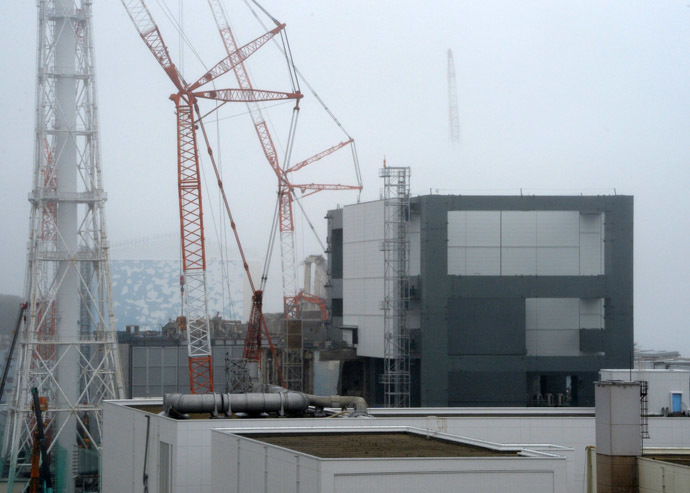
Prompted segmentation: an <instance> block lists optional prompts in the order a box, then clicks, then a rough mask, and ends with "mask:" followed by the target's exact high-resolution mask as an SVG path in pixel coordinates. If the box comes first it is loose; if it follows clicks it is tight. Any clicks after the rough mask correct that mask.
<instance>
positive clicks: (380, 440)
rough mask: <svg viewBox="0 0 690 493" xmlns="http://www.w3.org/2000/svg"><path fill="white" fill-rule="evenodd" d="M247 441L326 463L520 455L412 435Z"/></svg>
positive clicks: (260, 436)
mask: <svg viewBox="0 0 690 493" xmlns="http://www.w3.org/2000/svg"><path fill="white" fill-rule="evenodd" d="M239 434H240V435H241V436H245V437H247V438H251V439H253V440H258V441H260V442H264V443H269V444H271V445H276V446H278V447H283V448H287V449H291V450H295V451H297V452H301V453H304V454H309V455H313V456H314V457H320V458H323V459H340V458H366V459H371V458H392V457H517V456H518V451H516V450H510V451H504V450H492V449H489V448H485V447H479V446H476V445H469V444H465V443H460V442H456V441H450V440H443V439H440V438H436V437H433V436H422V435H418V434H414V433H409V432H392V433H386V432H375V433H367V432H364V433H357V432H328V433H288V434H286V433H251V434H242V433H239Z"/></svg>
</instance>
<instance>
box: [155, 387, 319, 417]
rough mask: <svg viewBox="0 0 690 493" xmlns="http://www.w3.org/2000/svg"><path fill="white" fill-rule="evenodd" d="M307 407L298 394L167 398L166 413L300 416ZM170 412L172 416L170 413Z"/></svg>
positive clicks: (176, 395)
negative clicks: (288, 414) (297, 414)
mask: <svg viewBox="0 0 690 493" xmlns="http://www.w3.org/2000/svg"><path fill="white" fill-rule="evenodd" d="M308 406H309V399H307V396H306V395H304V394H302V393H300V392H283V393H274V394H265V393H258V392H251V393H247V394H166V395H165V399H164V401H163V408H164V409H165V413H166V414H168V415H170V414H175V413H176V414H187V413H211V414H213V415H218V414H226V415H229V414H232V413H248V414H259V413H281V414H284V413H299V412H302V411H304V410H305V409H306V408H307V407H308ZM171 411H172V413H171Z"/></svg>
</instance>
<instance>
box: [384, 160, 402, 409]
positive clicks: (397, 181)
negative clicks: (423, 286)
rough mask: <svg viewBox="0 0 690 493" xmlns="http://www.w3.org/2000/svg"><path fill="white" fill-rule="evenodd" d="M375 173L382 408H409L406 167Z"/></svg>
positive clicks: (391, 168)
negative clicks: (378, 185) (380, 218)
mask: <svg viewBox="0 0 690 493" xmlns="http://www.w3.org/2000/svg"><path fill="white" fill-rule="evenodd" d="M379 176H380V177H382V178H383V180H384V188H383V189H384V240H383V245H382V249H383V255H384V269H385V270H384V300H383V310H384V358H385V359H384V373H383V378H382V381H383V386H384V398H385V405H386V407H410V333H409V330H408V328H407V307H408V303H409V298H410V296H409V257H410V252H409V242H408V239H407V223H408V221H409V219H410V168H408V167H405V168H403V167H385V163H384V167H383V169H381V170H380V172H379Z"/></svg>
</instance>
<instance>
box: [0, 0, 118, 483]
mask: <svg viewBox="0 0 690 493" xmlns="http://www.w3.org/2000/svg"><path fill="white" fill-rule="evenodd" d="M105 200H106V194H105V192H104V191H103V186H102V180H101V169H100V149H99V137H98V118H97V105H96V87H95V74H94V59H93V44H92V22H91V1H90V0H39V1H38V47H37V83H36V127H35V147H34V178H33V190H32V192H31V193H30V195H29V201H30V203H31V224H30V233H29V234H30V238H29V247H28V249H29V250H28V258H27V273H26V285H25V290H26V291H25V292H26V297H27V300H28V309H27V312H26V317H25V319H24V323H23V325H22V327H21V329H20V330H21V332H20V348H21V350H20V354H19V360H18V374H17V380H16V385H15V391H14V395H13V397H12V400H11V403H10V406H9V413H10V414H9V420H8V425H7V426H8V427H7V430H6V433H5V440H4V443H3V460H4V461H9V470H8V479H9V483H10V485H9V490H12V485H13V484H14V482H15V481H16V480H20V479H23V478H26V477H28V475H29V472H30V469H31V446H32V434H33V430H34V428H35V426H36V422H35V419H34V418H33V412H32V409H31V402H30V401H31V394H30V388H31V387H36V388H37V389H38V395H39V396H40V397H41V398H42V400H43V399H44V400H45V403H46V404H45V405H46V407H45V409H44V413H43V415H44V423H45V435H46V437H47V443H48V452H49V454H50V457H51V471H52V474H53V475H54V484H56V487H57V490H58V491H66V492H72V491H75V488H77V487H78V486H77V484H82V487H84V485H85V484H87V483H89V482H97V478H98V476H99V467H100V466H99V463H100V461H99V454H100V448H101V436H102V433H101V431H102V401H103V400H104V399H117V398H120V397H122V396H124V391H123V386H122V376H121V371H120V362H119V355H118V352H117V340H116V334H115V327H114V320H113V310H112V301H111V296H110V273H109V270H108V243H107V239H106V232H105V217H104V203H105ZM4 464H7V462H4ZM78 477H79V478H80V479H79V481H77V478H78ZM96 486H97V484H96Z"/></svg>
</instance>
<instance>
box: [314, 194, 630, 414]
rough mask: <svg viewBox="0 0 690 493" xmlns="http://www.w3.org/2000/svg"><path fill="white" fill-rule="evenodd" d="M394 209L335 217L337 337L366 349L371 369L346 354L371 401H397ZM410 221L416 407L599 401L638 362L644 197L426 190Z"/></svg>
mask: <svg viewBox="0 0 690 493" xmlns="http://www.w3.org/2000/svg"><path fill="white" fill-rule="evenodd" d="M383 210H384V208H383V201H375V202H367V203H360V204H354V205H350V206H345V207H344V208H342V209H337V210H331V211H329V213H328V216H327V219H328V242H329V260H328V262H329V275H330V278H329V303H330V309H331V325H330V328H329V336H330V338H331V339H332V340H334V341H343V342H342V343H341V344H342V345H349V346H352V347H355V348H356V349H355V350H356V354H357V356H358V361H357V363H356V364H355V363H352V364H350V368H351V372H354V373H357V372H359V374H348V371H347V370H348V365H347V364H345V365H344V374H343V376H342V378H341V381H342V382H352V381H357V382H363V383H362V384H361V385H362V388H361V389H360V390H361V391H362V392H363V393H364V394H365V397H366V398H367V399H368V400H369V402H371V403H381V402H383V398H382V389H381V385H380V383H379V382H380V378H379V375H380V374H381V372H382V368H383V356H384V354H383V351H384V329H383V311H382V310H381V306H382V305H381V303H382V301H383V280H384V272H383V252H382V251H381V243H382V240H383V235H384V222H383V221H384V214H383ZM407 230H408V242H409V255H410V258H409V273H410V288H409V293H410V301H409V309H408V327H409V329H410V337H411V378H412V402H413V404H415V405H422V406H531V405H554V406H556V405H564V406H592V405H593V401H594V385H593V382H594V381H595V380H597V378H598V372H599V370H600V369H602V368H628V367H629V366H630V365H631V362H632V357H633V198H632V197H630V196H443V195H427V196H420V197H416V198H413V199H412V200H411V203H410V217H409V224H408V228H407ZM341 390H343V389H341ZM353 390H354V389H353ZM343 391H347V389H344V390H343Z"/></svg>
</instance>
